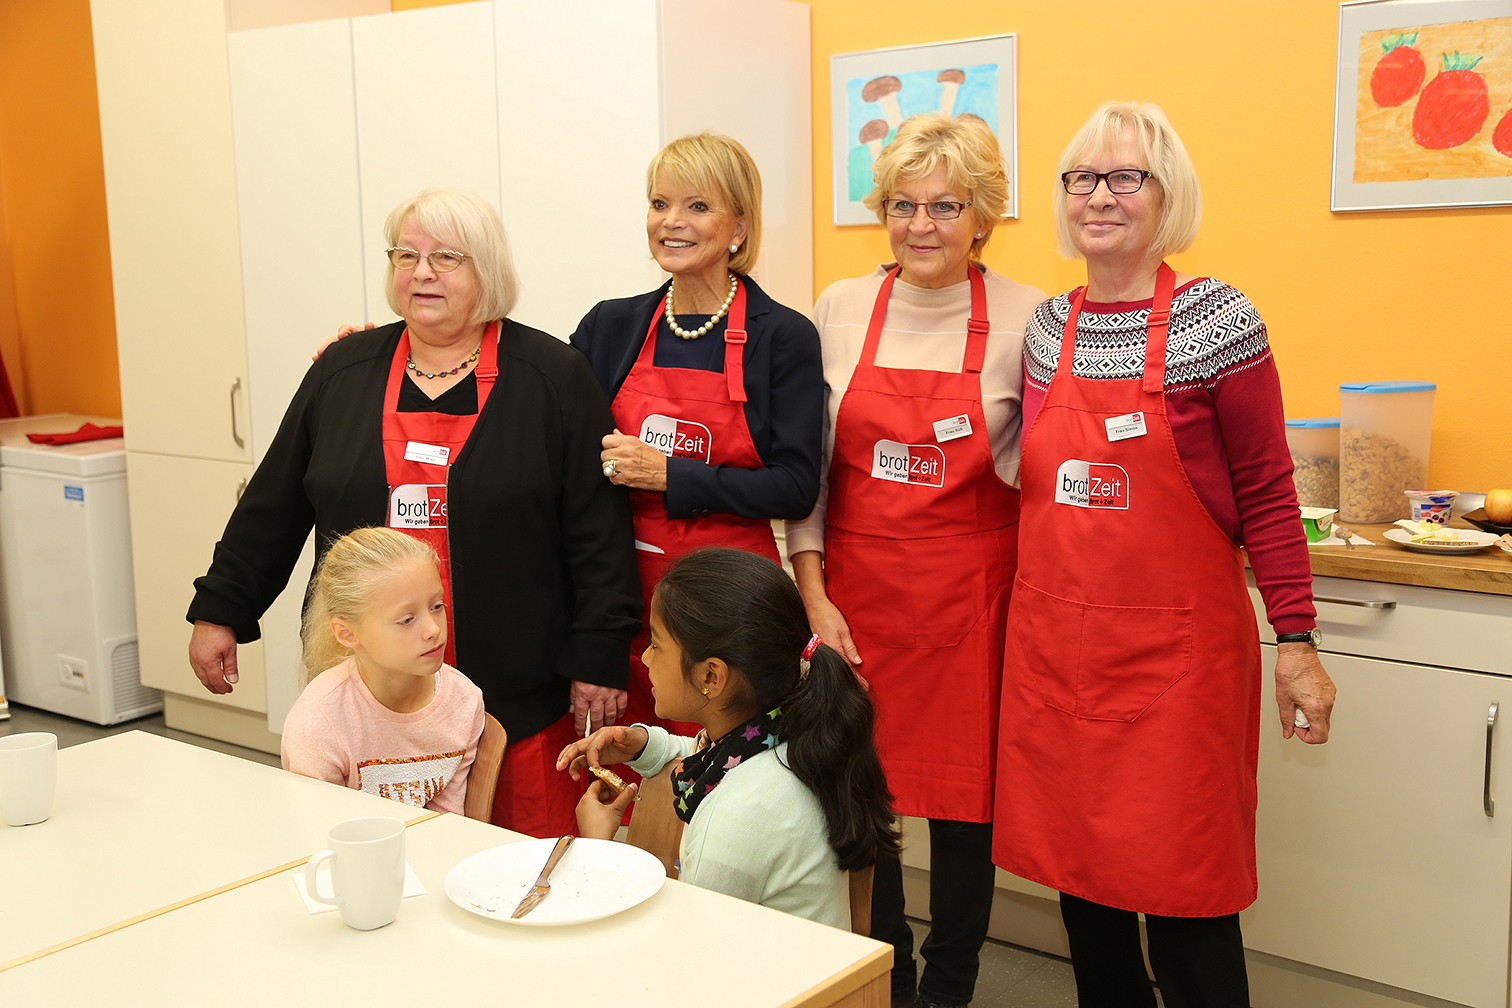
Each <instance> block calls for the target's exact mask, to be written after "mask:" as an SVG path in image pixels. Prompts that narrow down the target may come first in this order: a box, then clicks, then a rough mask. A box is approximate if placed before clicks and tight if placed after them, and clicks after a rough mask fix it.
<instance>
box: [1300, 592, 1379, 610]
mask: <svg viewBox="0 0 1512 1008" xmlns="http://www.w3.org/2000/svg"><path fill="white" fill-rule="evenodd" d="M1313 601H1314V602H1332V603H1333V604H1334V605H1352V606H1359V607H1360V608H1361V609H1395V608H1396V603H1395V602H1393V601H1392V600H1391V599H1352V598H1332V597H1330V596H1327V595H1317V596H1314V597H1313Z"/></svg>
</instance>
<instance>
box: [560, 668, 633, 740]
mask: <svg viewBox="0 0 1512 1008" xmlns="http://www.w3.org/2000/svg"><path fill="white" fill-rule="evenodd" d="M629 702H630V700H629V695H628V694H627V693H626V692H625V691H624V690H622V689H615V688H613V687H612V686H598V685H595V684H594V683H586V682H579V681H578V680H576V679H574V680H573V681H572V706H571V710H572V726H573V730H574V731H576V732H577V733H578V734H579V735H586V734H588V733H589V732H590V731H593V730H596V729H598V728H602V727H604V726H605V725H612V724H614V723H615V722H616V721H618V720H619V716H620V714H621V712H623V711H624V709H625V705H626V704H627V703H629Z"/></svg>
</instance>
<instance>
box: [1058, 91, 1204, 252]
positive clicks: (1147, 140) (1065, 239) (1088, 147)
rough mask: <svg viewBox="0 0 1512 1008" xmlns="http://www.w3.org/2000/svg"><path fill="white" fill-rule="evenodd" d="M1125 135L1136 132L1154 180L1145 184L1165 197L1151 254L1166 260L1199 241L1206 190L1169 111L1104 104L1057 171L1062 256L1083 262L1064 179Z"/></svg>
mask: <svg viewBox="0 0 1512 1008" xmlns="http://www.w3.org/2000/svg"><path fill="white" fill-rule="evenodd" d="M1125 131H1128V132H1131V133H1133V135H1134V144H1135V146H1136V147H1137V148H1138V149H1139V153H1140V156H1141V157H1143V158H1144V162H1145V164H1144V166H1145V169H1146V170H1147V171H1149V172H1150V174H1151V175H1152V176H1154V177H1153V178H1148V179H1145V185H1152V184H1153V185H1154V186H1155V187H1156V192H1158V193H1159V194H1160V225H1159V227H1157V228H1156V229H1155V238H1154V240H1153V241H1152V242H1151V250H1152V251H1153V252H1156V253H1158V254H1159V255H1160V257H1161V258H1162V259H1164V258H1165V257H1166V256H1168V255H1170V254H1171V253H1173V252H1185V251H1186V250H1187V249H1189V248H1191V246H1192V242H1193V240H1195V239H1196V237H1197V225H1198V223H1199V222H1200V221H1201V220H1202V189H1201V187H1200V186H1198V184H1197V170H1196V169H1195V168H1194V167H1193V166H1192V158H1191V156H1190V155H1188V154H1187V149H1186V145H1185V144H1183V143H1182V142H1181V137H1179V136H1177V135H1176V130H1175V129H1173V128H1172V127H1171V122H1170V120H1169V119H1167V118H1166V114H1165V112H1164V111H1162V110H1161V108H1160V106H1159V105H1156V104H1154V103H1152V102H1104V103H1103V104H1101V105H1099V106H1098V107H1097V110H1096V111H1094V112H1093V113H1092V118H1090V119H1088V120H1087V122H1086V124H1085V125H1084V126H1082V128H1081V129H1080V130H1078V131H1077V134H1076V136H1074V137H1072V138H1071V142H1070V143H1069V144H1067V145H1066V149H1065V151H1064V152H1063V153H1062V154H1061V156H1060V163H1059V164H1058V165H1056V168H1055V186H1054V190H1055V243H1056V246H1057V247H1058V248H1059V250H1060V253H1061V255H1063V256H1067V257H1068V258H1071V259H1079V258H1081V253H1080V252H1078V251H1077V250H1076V245H1075V244H1074V243H1073V242H1072V241H1071V226H1070V225H1069V224H1068V223H1066V187H1065V186H1063V185H1061V184H1060V176H1061V175H1062V174H1063V173H1065V172H1068V171H1071V170H1072V169H1073V168H1075V167H1076V166H1077V164H1078V163H1080V162H1082V161H1083V160H1084V159H1085V158H1087V157H1089V156H1091V155H1093V154H1098V153H1101V152H1103V151H1107V150H1110V149H1112V148H1113V147H1114V146H1115V145H1116V144H1117V143H1118V141H1119V140H1120V139H1122V137H1123V134H1124V132H1125ZM1125 167H1129V168H1137V167H1139V166H1138V165H1127V166H1125Z"/></svg>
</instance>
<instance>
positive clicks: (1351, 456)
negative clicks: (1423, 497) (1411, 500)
mask: <svg viewBox="0 0 1512 1008" xmlns="http://www.w3.org/2000/svg"><path fill="white" fill-rule="evenodd" d="M1435 388H1437V386H1436V385H1434V383H1433V382H1423V381H1388V382H1347V383H1345V384H1342V385H1340V386H1339V520H1340V521H1345V522H1389V521H1396V520H1397V519H1399V518H1406V517H1407V512H1408V505H1407V498H1406V497H1404V496H1403V495H1402V491H1403V490H1408V489H1412V488H1413V487H1421V486H1426V485H1427V479H1428V446H1429V443H1430V441H1431V440H1432V437H1433V392H1434V389H1435Z"/></svg>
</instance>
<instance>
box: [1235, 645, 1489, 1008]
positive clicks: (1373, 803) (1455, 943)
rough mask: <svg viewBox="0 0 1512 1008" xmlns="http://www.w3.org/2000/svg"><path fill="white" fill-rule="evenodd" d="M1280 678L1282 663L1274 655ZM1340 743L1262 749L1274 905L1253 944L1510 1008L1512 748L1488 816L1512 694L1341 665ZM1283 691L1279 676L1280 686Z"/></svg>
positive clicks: (1389, 669) (1261, 911)
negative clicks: (1498, 729)
mask: <svg viewBox="0 0 1512 1008" xmlns="http://www.w3.org/2000/svg"><path fill="white" fill-rule="evenodd" d="M1262 651H1263V652H1264V655H1265V660H1266V668H1267V670H1269V669H1272V668H1274V665H1275V654H1276V652H1275V648H1274V647H1270V646H1266V647H1264V648H1262ZM1324 663H1325V665H1326V666H1327V668H1328V671H1329V674H1330V675H1332V676H1333V678H1334V680H1335V681H1336V682H1337V683H1338V687H1339V703H1338V708H1337V709H1336V711H1335V719H1334V724H1333V727H1332V732H1331V737H1330V740H1329V742H1328V743H1327V744H1326V745H1323V746H1305V745H1300V744H1298V743H1296V742H1286V743H1283V742H1282V741H1281V738H1280V732H1279V729H1278V726H1277V725H1276V723H1275V721H1274V708H1273V706H1271V705H1270V704H1267V705H1266V709H1267V710H1268V711H1269V712H1270V716H1269V717H1267V718H1266V719H1265V720H1264V721H1263V725H1262V732H1261V743H1260V810H1259V821H1258V825H1257V830H1256V833H1257V837H1256V839H1257V845H1258V849H1259V854H1260V865H1259V870H1260V898H1259V900H1258V901H1257V902H1256V903H1255V905H1254V906H1253V907H1252V908H1251V909H1250V910H1248V911H1246V912H1245V914H1244V918H1243V921H1244V937H1245V944H1246V945H1247V946H1248V947H1250V948H1252V949H1255V950H1258V951H1261V952H1267V953H1270V954H1272V955H1277V956H1282V957H1284V958H1287V959H1293V960H1297V961H1300V962H1304V963H1311V964H1313V965H1316V966H1321V967H1323V968H1325V969H1330V970H1337V971H1339V972H1341V973H1348V974H1352V975H1354V976H1359V977H1365V978H1367V979H1370V980H1375V981H1378V982H1380V983H1385V984H1390V985H1392V986H1396V987H1403V988H1406V989H1408V990H1412V991H1420V992H1422V993H1425V994H1431V995H1433V996H1435V997H1439V998H1445V999H1448V1000H1451V1001H1455V1002H1459V1003H1462V1004H1467V1005H1475V1006H1477V1008H1493V1006H1495V1008H1505V1006H1506V1005H1507V976H1508V966H1509V963H1508V940H1509V923H1508V921H1509V901H1512V755H1509V746H1512V740H1509V739H1506V738H1503V739H1501V740H1499V741H1498V746H1499V749H1498V750H1497V751H1496V752H1495V753H1494V759H1493V760H1492V766H1491V768H1490V774H1491V779H1490V783H1491V796H1492V798H1493V799H1499V800H1498V801H1497V802H1496V806H1495V813H1496V814H1495V816H1494V817H1491V816H1487V814H1486V811H1485V808H1484V806H1483V797H1484V790H1485V784H1486V777H1485V774H1486V753H1487V749H1486V745H1487V742H1486V727H1487V713H1488V710H1489V709H1490V707H1491V705H1492V704H1493V703H1494V702H1498V701H1500V702H1501V705H1502V709H1503V710H1504V711H1509V712H1512V680H1509V679H1507V678H1504V677H1501V676H1495V675H1484V674H1479V673H1471V672H1454V671H1448V670H1445V669H1440V668H1429V667H1425V666H1420V665H1409V664H1406V663H1402V662H1392V661H1384V660H1381V659H1376V658H1359V657H1352V656H1346V655H1339V654H1331V653H1325V655H1324ZM1268 678H1269V677H1268V676H1267V679H1268Z"/></svg>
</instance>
